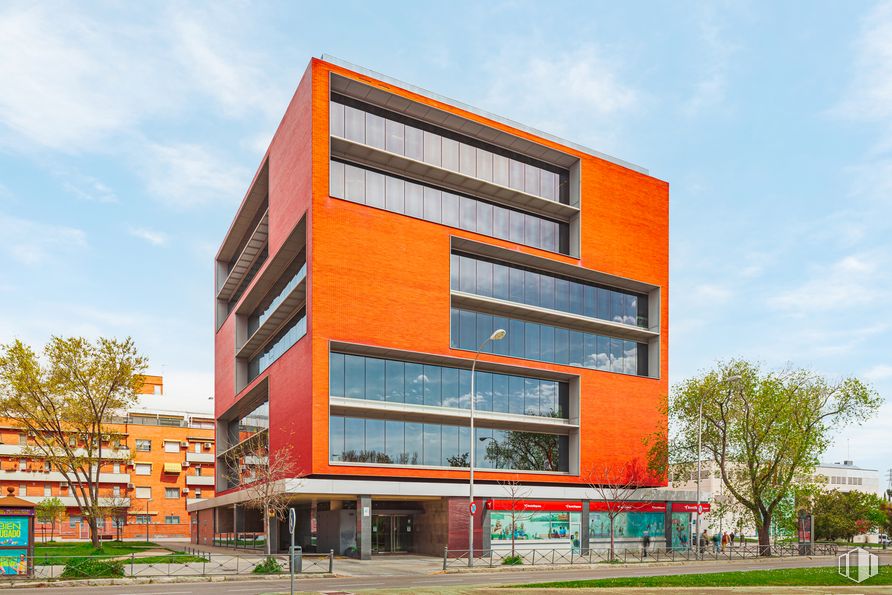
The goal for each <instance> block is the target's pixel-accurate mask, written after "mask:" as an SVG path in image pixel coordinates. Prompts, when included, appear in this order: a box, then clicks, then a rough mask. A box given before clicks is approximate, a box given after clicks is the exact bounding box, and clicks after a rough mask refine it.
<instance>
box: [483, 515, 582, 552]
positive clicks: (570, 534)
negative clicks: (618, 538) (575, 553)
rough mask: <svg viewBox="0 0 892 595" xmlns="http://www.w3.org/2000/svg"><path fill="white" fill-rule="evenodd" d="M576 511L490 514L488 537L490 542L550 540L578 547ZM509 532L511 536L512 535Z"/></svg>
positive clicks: (579, 518)
mask: <svg viewBox="0 0 892 595" xmlns="http://www.w3.org/2000/svg"><path fill="white" fill-rule="evenodd" d="M581 517H582V515H581V514H580V513H578V512H515V513H514V515H513V518H512V514H511V513H510V512H496V511H494V512H491V513H490V539H491V540H492V541H493V542H511V541H512V538H513V540H514V541H515V542H517V541H550V542H555V541H557V542H560V541H565V542H567V543H571V542H572V543H574V544H575V545H576V546H577V547H578V546H579V524H580V520H581ZM512 530H513V531H512ZM512 532H513V533H514V535H513V536H512Z"/></svg>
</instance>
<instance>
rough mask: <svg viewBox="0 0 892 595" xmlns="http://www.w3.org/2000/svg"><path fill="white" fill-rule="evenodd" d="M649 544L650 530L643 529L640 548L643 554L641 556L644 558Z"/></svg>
mask: <svg viewBox="0 0 892 595" xmlns="http://www.w3.org/2000/svg"><path fill="white" fill-rule="evenodd" d="M649 545H650V532H649V531H645V532H644V537H643V538H642V540H641V549H642V550H643V552H644V556H643V557H644V558H646V557H647V546H649Z"/></svg>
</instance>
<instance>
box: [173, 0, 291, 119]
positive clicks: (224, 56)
mask: <svg viewBox="0 0 892 595" xmlns="http://www.w3.org/2000/svg"><path fill="white" fill-rule="evenodd" d="M241 16H243V15H241V14H240V13H239V12H238V11H236V12H235V13H233V12H232V10H231V9H230V7H227V8H226V9H225V10H223V11H217V10H213V9H210V10H209V8H208V7H203V8H202V9H201V11H200V12H198V13H196V14H190V13H188V12H186V11H185V10H183V9H182V7H179V9H178V10H175V11H173V12H172V14H171V18H170V25H171V34H172V36H173V39H172V42H171V43H172V46H173V51H174V53H175V54H176V55H177V57H178V60H180V61H181V63H182V65H183V68H184V70H185V73H186V76H188V78H189V79H190V81H191V82H192V84H194V85H195V87H196V88H197V90H198V91H199V92H202V93H205V94H207V95H209V96H210V97H211V98H212V99H213V100H214V101H216V102H217V103H218V104H219V105H220V106H221V108H222V109H223V110H224V111H225V112H226V113H228V114H229V115H235V116H240V115H243V114H245V113H249V112H251V111H255V110H259V111H261V112H262V113H263V114H264V115H268V116H269V115H274V116H279V115H281V113H282V111H283V110H284V108H285V106H286V105H287V102H288V95H287V93H288V92H290V91H292V89H290V88H289V89H286V88H284V87H282V88H278V87H276V86H275V85H274V84H273V83H272V81H271V80H270V78H269V76H268V75H267V74H266V72H267V70H268V68H269V60H268V59H266V58H264V57H262V56H259V55H256V54H254V53H252V52H251V51H250V50H248V49H246V48H245V47H244V46H239V45H238V44H234V43H233V38H234V37H235V36H236V35H237V34H239V33H240V32H242V31H243V30H244V23H243V21H242V20H241ZM208 21H211V23H212V24H213V26H208Z"/></svg>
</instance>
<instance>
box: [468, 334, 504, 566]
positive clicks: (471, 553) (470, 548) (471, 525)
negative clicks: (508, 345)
mask: <svg viewBox="0 0 892 595" xmlns="http://www.w3.org/2000/svg"><path fill="white" fill-rule="evenodd" d="M507 334H508V333H507V332H506V331H505V329H501V328H500V329H496V330H495V331H494V332H493V334H491V335H490V336H489V338H488V339H486V341H484V342H483V343H481V344H480V347H478V348H477V353H476V354H475V355H474V361H473V362H472V363H471V452H470V457H469V460H468V463H469V466H470V482H469V490H468V566H473V565H474V513H473V512H472V510H471V508H472V507H473V504H474V451H475V450H476V446H477V445H476V443H475V442H474V404H475V403H474V401H475V400H476V397H477V395H476V392H475V390H474V372H475V370H476V369H477V358H479V357H480V353H481V352H482V351H483V348H484V347H486V344H487V343H489V342H490V341H501V340H502V339H504V338H505V335H507Z"/></svg>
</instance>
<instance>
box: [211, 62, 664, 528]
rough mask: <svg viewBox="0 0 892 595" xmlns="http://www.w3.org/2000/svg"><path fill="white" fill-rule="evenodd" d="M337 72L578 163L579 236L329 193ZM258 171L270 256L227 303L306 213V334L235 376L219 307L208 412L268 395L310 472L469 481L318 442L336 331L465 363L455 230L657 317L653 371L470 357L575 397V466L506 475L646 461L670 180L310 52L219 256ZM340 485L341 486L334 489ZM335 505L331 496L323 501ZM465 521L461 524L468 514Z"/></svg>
mask: <svg viewBox="0 0 892 595" xmlns="http://www.w3.org/2000/svg"><path fill="white" fill-rule="evenodd" d="M333 75H337V76H340V77H343V78H344V79H347V80H352V81H358V82H361V83H363V84H364V85H366V86H367V87H370V88H371V89H373V90H381V91H384V92H386V93H387V94H390V95H391V96H392V97H394V98H398V99H406V100H409V101H410V102H412V104H416V105H419V106H428V107H431V108H435V109H436V110H437V111H438V113H442V114H451V115H454V116H458V117H460V118H462V119H463V120H466V121H468V122H471V123H476V124H480V125H482V126H484V127H486V128H487V129H490V130H491V131H493V135H494V134H497V133H499V134H501V133H504V134H505V135H508V136H510V137H514V138H519V139H524V140H525V141H530V142H532V143H535V144H536V145H541V146H542V147H547V148H548V149H549V150H553V151H556V152H559V153H560V154H562V155H564V156H568V158H572V159H573V160H577V164H578V169H577V170H576V172H577V174H575V175H577V176H578V177H577V183H578V194H579V210H578V215H576V216H575V217H577V219H575V220H574V223H573V224H574V225H576V226H577V227H576V232H575V233H576V237H577V238H578V242H577V245H576V246H575V247H574V250H572V251H571V252H572V254H573V255H570V254H558V253H556V252H552V251H546V250H542V249H538V248H533V247H529V246H526V245H523V244H520V243H515V242H511V241H508V240H503V239H498V238H495V237H492V236H488V235H481V234H478V233H475V232H471V231H466V230H463V229H458V228H456V227H453V226H447V225H442V224H438V223H432V222H430V221H425V220H422V219H419V218H412V217H409V216H405V215H402V214H396V213H388V212H386V211H385V210H382V209H380V208H370V207H369V206H367V205H364V204H356V203H355V202H350V201H347V200H342V199H339V198H334V197H332V195H331V192H330V167H329V161H330V158H331V151H332V149H331V139H330V136H331V132H330V107H329V106H330V97H331V80H332V76H333ZM401 105H402V104H401ZM555 109H560V106H555ZM260 180H263V181H262V182H261V181H260ZM259 184H266V185H267V186H266V187H267V192H266V197H267V200H268V221H269V223H268V238H267V239H266V247H267V250H268V254H269V256H268V257H267V260H266V261H265V262H262V263H258V266H257V271H256V275H255V276H254V277H253V278H251V279H249V280H247V281H245V287H244V288H243V293H242V294H241V295H242V296H243V297H242V298H240V299H235V300H234V301H233V302H232V303H231V304H230V306H229V309H228V310H227V312H231V311H236V312H238V311H239V309H240V307H241V304H242V301H240V300H244V299H245V296H248V299H251V298H250V296H251V294H252V292H254V293H258V292H259V293H263V291H265V290H255V287H256V286H258V285H259V284H261V283H263V282H264V277H265V271H266V270H267V267H269V266H272V265H271V264H270V263H272V262H274V261H275V258H276V254H277V252H278V251H279V250H280V249H281V248H282V247H283V246H286V245H287V243H288V241H289V239H288V238H290V237H292V236H293V234H294V232H295V229H297V228H298V226H299V225H305V232H304V237H305V245H306V263H307V279H306V297H305V308H306V329H307V330H306V335H305V336H304V337H302V338H301V339H300V340H298V341H297V342H296V343H295V344H294V345H293V346H290V347H289V348H288V349H287V351H285V353H284V354H282V355H281V356H279V357H278V358H277V359H276V360H275V361H274V362H273V363H271V364H270V365H269V366H268V367H267V368H266V369H265V370H264V371H262V372H261V373H260V374H258V375H257V377H256V378H254V379H253V380H252V381H250V382H248V383H246V384H245V385H244V386H242V385H241V384H240V383H239V381H238V377H239V373H238V365H239V364H238V362H237V361H235V358H233V350H234V348H235V349H236V350H238V349H239V347H240V344H237V343H236V326H237V321H236V318H237V316H235V315H231V314H224V315H220V314H219V312H220V310H219V305H218V327H217V332H216V336H215V362H216V385H215V390H216V393H215V394H216V415H217V417H218V419H219V420H220V421H219V422H218V423H220V424H222V423H224V421H226V420H231V419H233V418H234V417H235V415H234V414H233V411H236V410H238V409H239V407H240V405H239V403H240V401H241V400H242V399H243V398H245V397H246V396H248V395H252V396H253V395H255V394H257V393H258V392H265V393H266V394H267V395H268V403H269V443H270V448H271V450H273V451H275V450H276V449H278V448H280V447H282V446H284V445H286V444H287V445H290V446H291V447H292V448H293V452H294V453H295V460H296V463H297V465H298V466H299V468H300V475H303V476H305V478H306V479H314V478H319V479H327V478H337V479H356V480H372V479H377V480H388V481H393V482H394V485H396V484H398V483H399V482H400V481H407V480H413V481H420V480H424V481H429V482H454V483H456V484H462V483H464V482H467V480H468V475H469V474H468V470H467V469H464V468H442V467H441V468H432V467H426V468H421V467H413V466H409V465H403V466H400V465H393V464H389V465H376V464H353V465H351V464H345V463H333V461H331V460H330V453H329V450H330V445H329V419H330V415H331V413H330V399H329V395H330V394H331V390H330V386H329V374H330V370H329V354H330V353H331V352H332V350H333V348H332V345H333V344H337V345H347V346H348V348H351V347H349V346H355V348H356V349H366V350H373V352H374V350H379V351H381V352H383V350H399V351H400V352H402V353H406V354H409V356H407V357H411V354H418V356H419V357H421V356H422V355H423V356H424V357H426V358H434V359H436V358H440V359H441V360H443V361H462V362H464V363H463V364H462V365H463V366H465V367H470V361H471V358H472V357H473V354H469V352H468V351H467V350H461V349H456V348H454V347H453V346H452V345H453V342H454V337H450V334H451V330H450V308H451V307H453V306H454V303H453V299H454V297H453V296H452V295H451V293H450V254H451V251H452V248H451V246H453V245H454V243H455V242H456V241H457V240H471V241H473V242H475V243H478V244H485V245H487V246H492V247H495V248H501V249H504V250H506V251H510V252H511V253H512V255H513V256H512V257H513V258H520V257H535V258H536V259H546V260H549V261H553V262H556V263H561V264H563V265H569V266H572V267H576V268H577V269H579V270H585V271H597V272H598V273H599V274H602V275H603V276H605V278H607V277H615V278H616V279H618V280H623V279H630V280H634V281H636V282H640V283H642V284H647V285H648V286H649V287H653V288H658V291H659V296H660V297H659V305H658V309H657V312H656V316H655V317H653V318H657V319H658V321H659V322H658V325H656V328H655V329H652V330H653V333H654V336H656V337H657V338H656V339H655V340H654V343H653V345H652V349H653V350H654V352H655V353H657V354H658V355H657V356H656V358H655V359H654V361H653V363H652V364H651V373H650V374H649V375H648V376H636V375H629V374H616V373H610V372H604V371H600V370H595V369H589V368H584V367H581V366H568V365H560V364H553V363H546V362H542V361H530V360H524V359H519V358H517V357H507V356H499V355H493V354H483V355H481V357H480V361H481V362H483V364H484V365H487V366H489V368H488V369H491V370H500V369H505V370H508V369H515V370H517V369H523V370H526V371H527V373H529V374H531V375H532V374H536V373H540V374H551V375H552V377H560V378H572V382H573V383H574V391H576V392H575V393H574V394H576V395H578V397H577V398H578V403H577V407H578V426H579V430H578V460H576V462H575V464H574V465H573V468H572V469H571V471H570V472H569V473H542V472H517V473H512V474H511V478H512V479H517V480H518V481H520V482H528V483H531V484H536V485H539V486H572V487H575V488H580V487H582V486H585V485H586V478H585V476H586V474H587V473H589V472H592V471H595V470H598V469H600V468H603V467H604V466H613V465H621V464H628V463H630V462H632V463H635V464H637V465H643V464H644V462H645V459H646V456H647V445H646V442H645V440H646V438H647V437H650V436H652V435H654V434H655V433H656V434H661V433H662V434H665V432H666V424H667V420H666V416H665V414H664V412H662V411H661V409H660V404H661V402H662V399H663V397H664V396H665V395H666V394H667V391H668V361H669V359H668V346H669V324H668V321H669V309H668V307H669V306H668V304H669V300H668V287H669V260H668V258H669V254H668V242H669V227H668V225H669V221H668V215H669V211H668V209H669V188H668V184H667V183H666V182H664V181H661V180H658V179H656V178H653V177H651V176H649V175H647V174H646V173H642V171H640V170H638V169H635V168H630V167H625V166H624V165H622V164H620V163H618V162H615V160H614V161H611V160H608V159H605V158H602V157H601V156H598V155H595V154H593V153H590V152H587V151H585V150H583V149H581V148H578V147H576V146H575V145H569V144H562V143H560V142H558V141H557V140H554V139H552V138H550V137H545V136H539V135H537V134H534V133H533V132H530V131H528V130H526V129H521V128H517V127H513V126H511V125H509V124H508V123H506V122H504V121H501V120H494V119H489V118H487V117H484V116H483V115H480V114H478V113H477V112H475V111H472V110H470V109H464V108H463V107H461V106H458V105H456V104H452V103H448V102H446V101H441V100H439V99H436V98H433V97H432V96H430V95H429V94H424V93H422V92H413V91H411V90H408V89H407V88H404V87H402V86H400V85H398V84H396V83H394V82H388V81H385V80H380V79H378V78H374V77H372V76H370V75H368V74H364V73H361V72H357V71H354V70H351V69H348V68H346V67H342V66H338V65H335V64H333V63H330V62H327V61H323V60H316V59H314V60H312V61H311V63H310V66H309V68H308V69H307V71H306V73H305V74H304V77H303V79H302V81H301V83H300V85H299V87H298V89H297V91H296V93H295V95H294V98H293V99H292V101H291V104H290V105H289V107H288V109H287V111H286V113H285V116H284V118H283V120H282V123H281V125H280V127H279V129H278V131H277V132H276V134H275V136H274V138H273V140H272V143H271V145H270V148H269V150H268V152H267V155H266V156H265V158H264V166H263V168H262V169H261V171H259V172H258V175H257V177H256V178H255V180H254V182H253V183H252V185H253V187H254V188H253V189H252V191H249V197H248V198H246V200H245V202H244V203H243V205H242V207H241V209H240V212H239V215H238V216H237V217H236V223H234V224H233V225H234V227H233V229H232V230H230V232H229V236H228V237H227V240H226V241H225V242H224V247H223V248H221V254H220V255H218V266H219V263H220V262H222V261H228V260H229V259H230V258H231V256H230V254H235V253H236V252H234V251H233V250H232V249H231V248H227V245H234V243H235V242H236V239H237V238H236V239H233V236H234V235H238V233H243V232H236V231H235V230H236V229H237V227H236V225H237V224H238V222H239V221H240V219H245V218H247V215H246V214H245V211H246V210H247V209H248V208H249V206H250V205H251V201H252V200H253V201H255V202H256V199H254V198H251V196H252V194H253V193H255V192H256V188H257V187H258V185H259ZM540 262H541V260H540ZM225 276H226V275H225V274H224V275H223V277H225ZM222 281H223V278H221V276H220V273H219V269H218V288H219V287H222ZM455 358H460V359H455ZM219 427H222V426H218V428H219ZM218 433H219V430H218ZM476 477H477V481H479V482H481V483H484V484H486V483H489V484H491V485H494V484H495V483H496V482H498V481H500V480H504V479H505V478H506V474H505V473H504V472H497V471H491V470H486V469H478V470H477V473H476ZM646 485H650V486H659V485H664V482H662V481H661V480H660V479H659V478H649V479H648V480H647V481H644V482H642V487H644V486H646ZM357 489H361V488H357ZM236 491H237V490H233V491H232V493H233V494H234V493H235V492H236ZM221 493H229V492H221ZM354 496H355V494H354ZM313 498H315V497H313ZM339 498H340V499H343V496H337V497H335V498H334V499H339ZM301 499H303V501H309V499H310V497H309V496H308V497H305V498H303V497H301V496H298V495H296V501H297V500H301ZM210 504H211V503H208V506H210ZM315 506H316V499H314V500H313V507H314V508H313V511H314V512H313V513H312V514H316V512H315V511H316V508H315ZM326 506H327V504H326ZM356 506H357V507H358V508H357V510H359V509H361V507H362V505H361V503H360V504H357V505H356ZM425 506H427V505H425ZM465 506H466V505H457V504H456V503H455V502H453V501H450V503H449V505H448V506H447V507H444V509H443V510H444V511H446V512H444V513H443V514H449V515H450V527H452V528H451V529H450V531H451V532H454V533H456V535H457V534H458V533H460V531H459V530H455V531H453V529H454V527H453V525H454V526H455V527H457V526H458V525H460V523H461V522H462V521H461V519H460V518H458V517H460V509H464V510H466V507H465ZM199 508H204V509H205V510H209V509H208V508H207V507H204V506H199V507H197V508H196V510H197V509H199ZM453 509H454V510H453ZM337 510H338V507H337V506H335V505H332V508H331V513H332V514H333V513H334V512H335V511H337ZM449 511H452V512H449ZM452 517H455V521H454V522H453V520H452ZM314 518H315V517H314ZM202 522H207V520H206V519H203V521H202ZM320 522H321V521H320ZM464 522H465V528H466V527H467V524H466V523H467V521H466V520H465V521H464ZM475 522H477V521H475ZM207 527H208V529H207V530H208V532H209V533H210V532H213V528H212V527H211V524H209V525H207ZM450 535H451V533H450ZM450 539H452V537H450Z"/></svg>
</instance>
